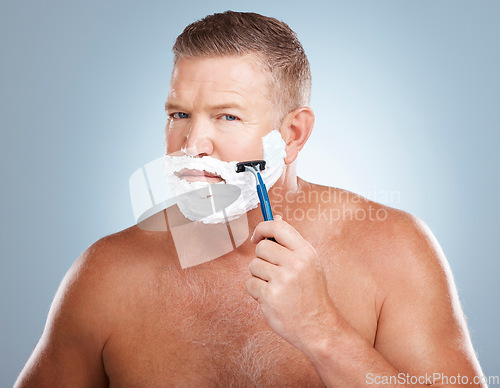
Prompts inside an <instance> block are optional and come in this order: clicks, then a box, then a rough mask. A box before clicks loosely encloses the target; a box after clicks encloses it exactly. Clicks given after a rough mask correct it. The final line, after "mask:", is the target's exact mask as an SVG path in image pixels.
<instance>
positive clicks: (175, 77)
mask: <svg viewBox="0 0 500 388" xmlns="http://www.w3.org/2000/svg"><path fill="white" fill-rule="evenodd" d="M268 85H269V83H268V74H267V72H266V71H265V70H264V68H263V66H262V65H261V63H260V62H259V61H258V60H257V58H256V57H255V56H252V55H243V56H224V57H195V58H182V59H180V60H179V61H178V62H177V64H176V65H175V67H174V70H173V71H172V79H171V82H170V92H169V99H171V98H176V99H182V98H194V97H202V96H206V95H207V94H208V95H213V94H214V93H215V94H220V95H223V94H226V95H231V96H233V97H236V98H237V97H238V96H239V97H240V98H242V99H248V98H259V99H261V98H267V97H268Z"/></svg>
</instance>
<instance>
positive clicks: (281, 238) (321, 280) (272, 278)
mask: <svg viewBox="0 0 500 388" xmlns="http://www.w3.org/2000/svg"><path fill="white" fill-rule="evenodd" d="M268 237H274V238H275V239H276V242H273V241H271V240H266V238H268ZM252 242H254V243H255V244H257V247H256V249H255V255H256V258H255V259H253V260H252V261H251V262H250V265H249V269H250V272H251V274H252V275H253V276H252V277H251V278H250V279H248V281H247V290H248V292H249V293H250V295H251V296H252V297H253V298H254V299H255V300H257V301H258V302H259V303H260V307H261V309H262V312H263V314H264V317H265V319H266V321H267V323H268V324H269V326H270V327H271V329H272V330H274V331H275V332H276V333H277V334H279V335H280V336H281V337H283V338H285V339H286V340H287V341H288V342H290V343H291V344H292V345H293V346H295V347H296V348H298V349H299V350H301V351H303V352H305V353H307V350H308V349H307V346H308V345H309V344H311V342H313V341H316V340H317V339H319V338H321V337H322V335H321V330H325V329H326V328H330V329H331V327H332V325H333V324H334V322H335V318H336V309H335V307H334V305H333V302H332V300H331V299H330V297H329V295H328V289H327V286H326V278H325V274H324V272H323V268H322V267H321V265H320V260H319V257H318V254H317V253H316V251H315V249H314V248H313V247H312V246H311V244H309V242H307V241H306V240H305V239H304V238H303V237H302V236H301V235H300V234H299V232H297V230H295V229H294V228H293V227H292V226H291V225H290V224H288V223H287V222H285V221H283V219H282V218H281V217H280V216H277V217H276V219H275V220H274V221H263V222H261V223H260V224H258V225H257V227H256V228H255V231H254V234H253V236H252Z"/></svg>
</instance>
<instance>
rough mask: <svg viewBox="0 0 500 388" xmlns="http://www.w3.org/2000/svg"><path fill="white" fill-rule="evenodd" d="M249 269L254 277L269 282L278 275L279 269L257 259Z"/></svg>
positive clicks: (251, 263)
mask: <svg viewBox="0 0 500 388" xmlns="http://www.w3.org/2000/svg"><path fill="white" fill-rule="evenodd" d="M248 269H249V270H250V273H251V274H252V275H253V276H256V277H258V278H260V279H262V280H265V281H267V282H269V281H271V280H272V278H273V275H274V274H275V273H276V269H277V267H276V266H275V265H274V264H271V263H268V262H267V261H265V260H262V259H259V258H258V257H256V258H255V259H253V260H252V261H251V262H250V264H249V265H248Z"/></svg>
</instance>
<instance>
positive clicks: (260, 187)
mask: <svg viewBox="0 0 500 388" xmlns="http://www.w3.org/2000/svg"><path fill="white" fill-rule="evenodd" d="M257 179H258V183H257V195H258V196H259V201H260V210H261V211H262V216H263V217H264V221H272V220H274V218H273V211H272V210H271V201H269V196H268V195H267V189H266V185H265V184H264V181H263V180H262V177H261V176H260V173H259V172H258V171H257ZM268 240H271V241H274V242H277V241H276V240H275V239H274V237H270V238H268Z"/></svg>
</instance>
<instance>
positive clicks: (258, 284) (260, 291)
mask: <svg viewBox="0 0 500 388" xmlns="http://www.w3.org/2000/svg"><path fill="white" fill-rule="evenodd" d="M266 286H267V282H266V281H265V280H262V279H259V278H256V277H255V276H252V277H251V278H250V279H248V280H247V283H246V287H247V291H248V293H249V294H250V296H251V297H252V298H254V299H255V300H256V301H257V302H260V301H261V300H262V296H263V295H264V289H265V287H266Z"/></svg>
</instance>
